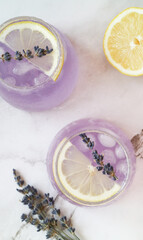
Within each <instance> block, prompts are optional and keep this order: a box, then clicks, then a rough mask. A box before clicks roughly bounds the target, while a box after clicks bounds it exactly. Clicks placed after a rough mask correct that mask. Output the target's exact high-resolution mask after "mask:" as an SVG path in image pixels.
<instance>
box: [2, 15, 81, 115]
mask: <svg viewBox="0 0 143 240" xmlns="http://www.w3.org/2000/svg"><path fill="white" fill-rule="evenodd" d="M77 71H78V66H77V57H76V54H75V51H74V49H73V47H72V45H71V43H70V41H69V40H68V39H67V38H66V37H65V36H64V35H63V34H62V33H61V32H59V30H57V29H56V28H55V27H53V26H51V25H49V24H48V23H46V22H44V21H43V20H41V19H38V18H35V17H17V18H13V19H10V20H9V21H7V22H5V23H3V24H2V25H1V26H0V95H1V97H2V98H3V99H5V100H6V101H7V102H9V103H10V104H12V105H13V106H15V107H17V108H21V109H24V110H31V111H42V110H46V109H50V108H53V107H55V106H58V105H59V104H61V103H62V102H63V101H64V100H65V99H66V98H68V97H69V95H70V94H71V93H72V91H73V89H74V87H75V84H76V81H77Z"/></svg>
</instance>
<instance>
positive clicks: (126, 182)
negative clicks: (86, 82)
mask: <svg viewBox="0 0 143 240" xmlns="http://www.w3.org/2000/svg"><path fill="white" fill-rule="evenodd" d="M89 120H92V121H93V122H94V123H97V125H98V127H99V125H100V127H102V124H104V125H106V127H107V126H108V127H109V126H110V127H113V129H114V130H118V131H120V134H119V135H120V136H119V135H117V136H119V139H118V138H116V137H115V136H113V135H112V134H110V133H109V132H107V131H104V130H99V129H98V128H97V126H95V129H91V127H90V129H88V128H87V129H86V130H84V132H91V131H94V132H101V133H104V134H106V135H109V136H111V137H112V138H113V139H115V141H116V142H117V143H118V144H119V145H120V146H121V147H122V148H123V150H124V153H125V156H126V162H127V176H126V177H125V179H124V182H123V183H122V184H121V187H120V189H119V191H118V192H117V193H116V194H114V195H113V196H111V197H109V198H108V199H104V200H103V201H99V202H89V201H83V200H80V199H78V198H77V197H75V196H73V195H71V193H69V192H68V191H67V189H66V188H65V187H64V186H63V184H62V183H61V181H60V179H59V176H58V171H57V161H58V157H57V159H56V160H55V162H54V160H53V158H54V153H55V151H56V146H58V143H59V144H60V143H61V140H62V139H64V137H62V138H61V136H62V135H63V134H64V131H65V132H66V133H68V136H67V135H66V133H65V137H66V138H67V140H66V142H67V141H69V139H71V138H73V137H75V135H78V134H80V133H81V132H82V133H83V130H81V128H82V127H81V128H80V127H78V131H77V133H76V134H75V131H74V134H71V130H69V132H68V130H67V129H68V127H69V128H70V127H71V126H72V124H74V126H73V128H75V127H76V125H78V124H79V123H80V121H84V122H85V121H89ZM99 122H100V123H101V124H99ZM83 125H84V124H83ZM87 125H88V124H87V123H85V126H86V127H87ZM71 128H72V127H71ZM113 129H112V131H113ZM122 134H123V135H122ZM122 137H123V138H125V139H124V140H122ZM57 138H58V140H59V141H58V143H56V144H55V143H54V141H56V139H57ZM126 140H127V137H126V136H125V135H124V133H123V132H122V131H121V130H120V129H119V128H118V127H116V126H114V125H112V124H111V123H110V122H108V121H104V120H100V119H97V120H96V119H80V120H77V121H75V122H73V123H70V124H68V125H67V126H65V127H64V128H63V129H62V130H61V131H60V132H59V133H58V134H57V135H56V137H55V138H54V140H53V143H52V144H51V148H50V151H49V153H48V156H50V154H51V155H52V159H48V158H47V168H48V161H52V166H51V169H49V170H48V172H49V175H50V171H52V176H51V178H53V179H51V180H52V182H53V181H55V184H56V185H55V187H56V188H57V190H58V191H60V192H61V194H62V195H63V197H65V198H67V199H68V201H70V202H72V203H74V204H77V205H79V206H82V205H83V206H93V207H95V206H102V205H106V204H109V203H111V202H112V201H114V200H116V199H117V198H118V197H120V195H121V194H122V193H123V192H124V191H125V189H126V188H127V187H128V186H129V185H130V183H131V180H132V175H133V173H134V170H135V164H132V163H133V162H134V163H135V162H136V159H135V156H134V155H133V152H134V151H133V148H132V146H131V144H129V145H130V146H128V142H130V141H129V140H128V142H127V145H125V143H126ZM65 144H66V143H63V145H62V146H61V149H60V150H59V152H60V151H62V148H63V146H64V145H65ZM129 149H131V153H130V152H129ZM131 165H133V166H131ZM54 168H55V170H54ZM54 171H55V173H57V176H55V173H54Z"/></svg>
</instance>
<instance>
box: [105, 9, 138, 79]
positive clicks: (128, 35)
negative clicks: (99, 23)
mask: <svg viewBox="0 0 143 240" xmlns="http://www.w3.org/2000/svg"><path fill="white" fill-rule="evenodd" d="M103 47H104V52H105V55H106V58H107V60H108V61H109V62H110V63H111V64H112V65H113V66H114V67H115V68H116V69H118V70H119V71H120V72H121V73H123V74H126V75H130V76H139V75H143V9H142V8H128V9H126V10H125V11H123V12H121V13H120V14H119V15H117V17H115V18H114V19H113V20H112V21H111V23H110V24H109V26H108V28H107V30H106V32H105V35H104V42H103Z"/></svg>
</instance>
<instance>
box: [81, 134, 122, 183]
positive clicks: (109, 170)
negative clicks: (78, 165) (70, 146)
mask: <svg viewBox="0 0 143 240" xmlns="http://www.w3.org/2000/svg"><path fill="white" fill-rule="evenodd" d="M79 136H80V137H81V138H82V141H83V142H84V143H85V144H86V145H87V147H88V148H89V149H90V150H93V148H94V142H93V141H91V140H90V138H88V137H87V135H86V134H85V133H81V134H80V135H79ZM92 156H93V159H94V162H96V163H97V165H98V166H96V168H97V170H98V171H102V173H103V174H106V175H108V176H109V177H110V178H112V179H113V180H114V181H115V180H117V179H118V178H117V176H116V175H115V171H114V168H113V166H111V164H110V163H107V164H104V161H103V160H104V155H102V154H98V152H97V150H94V151H93V152H92Z"/></svg>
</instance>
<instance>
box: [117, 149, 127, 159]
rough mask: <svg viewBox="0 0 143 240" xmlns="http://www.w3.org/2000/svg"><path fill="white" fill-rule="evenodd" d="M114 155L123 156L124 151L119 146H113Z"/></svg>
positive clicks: (120, 157)
mask: <svg viewBox="0 0 143 240" xmlns="http://www.w3.org/2000/svg"><path fill="white" fill-rule="evenodd" d="M115 154H116V157H117V158H119V159H122V158H125V152H124V150H123V148H122V147H121V146H117V147H116V148H115Z"/></svg>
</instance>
